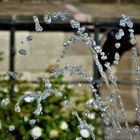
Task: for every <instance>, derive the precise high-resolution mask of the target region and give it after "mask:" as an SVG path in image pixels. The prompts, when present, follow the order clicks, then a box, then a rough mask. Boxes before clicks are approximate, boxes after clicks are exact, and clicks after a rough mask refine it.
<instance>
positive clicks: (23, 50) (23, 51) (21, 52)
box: [19, 49, 27, 56]
mask: <svg viewBox="0 0 140 140" xmlns="http://www.w3.org/2000/svg"><path fill="white" fill-rule="evenodd" d="M19 54H21V55H23V56H25V55H27V51H26V50H25V49H20V50H19Z"/></svg>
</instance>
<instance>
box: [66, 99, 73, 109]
mask: <svg viewBox="0 0 140 140" xmlns="http://www.w3.org/2000/svg"><path fill="white" fill-rule="evenodd" d="M65 105H66V106H67V107H69V108H71V107H72V102H71V101H69V100H65Z"/></svg>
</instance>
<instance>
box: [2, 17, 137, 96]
mask: <svg viewBox="0 0 140 140" xmlns="http://www.w3.org/2000/svg"><path fill="white" fill-rule="evenodd" d="M19 19H20V20H19ZM81 25H86V26H87V25H92V26H94V29H88V31H89V32H90V33H94V34H95V41H96V43H97V44H98V45H99V44H100V40H99V34H100V33H103V32H105V31H106V30H108V29H109V28H112V27H114V28H116V27H119V20H118V19H115V20H98V19H96V20H95V21H94V22H93V23H81ZM41 26H42V27H43V32H47V31H52V32H57V31H62V32H74V30H73V29H72V28H71V26H70V24H69V23H61V22H60V23H53V24H50V25H47V24H45V23H44V22H41ZM0 30H6V31H10V46H9V49H10V55H9V71H11V72H15V55H16V50H15V32H16V31H35V28H34V22H33V21H32V17H19V18H18V20H17V19H15V17H14V18H12V17H11V18H9V19H8V20H0ZM134 30H135V34H140V21H135V22H134ZM10 81H11V93H12V91H13V88H14V84H15V82H14V81H15V79H13V77H12V76H10ZM93 81H94V83H95V86H96V84H98V83H99V82H100V80H99V72H98V69H97V67H96V65H95V63H94V61H93ZM66 82H67V83H76V81H66ZM81 82H82V83H86V84H88V82H87V81H81ZM118 83H126V84H127V83H129V84H140V83H138V82H135V81H129V82H128V81H121V80H120V81H118ZM96 88H97V87H96Z"/></svg>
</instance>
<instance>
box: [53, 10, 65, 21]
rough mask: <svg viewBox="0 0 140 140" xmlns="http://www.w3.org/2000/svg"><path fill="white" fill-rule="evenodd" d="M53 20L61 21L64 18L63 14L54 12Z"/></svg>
mask: <svg viewBox="0 0 140 140" xmlns="http://www.w3.org/2000/svg"><path fill="white" fill-rule="evenodd" d="M51 17H52V20H53V21H55V20H61V18H62V14H61V12H53V13H52V15H51Z"/></svg>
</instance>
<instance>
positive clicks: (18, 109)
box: [14, 103, 21, 113]
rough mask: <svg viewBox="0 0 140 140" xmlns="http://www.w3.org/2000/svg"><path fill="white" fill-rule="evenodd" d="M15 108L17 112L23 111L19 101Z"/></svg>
mask: <svg viewBox="0 0 140 140" xmlns="http://www.w3.org/2000/svg"><path fill="white" fill-rule="evenodd" d="M14 110H15V112H17V113H19V112H21V108H20V106H19V103H17V104H16V105H15V108H14Z"/></svg>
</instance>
